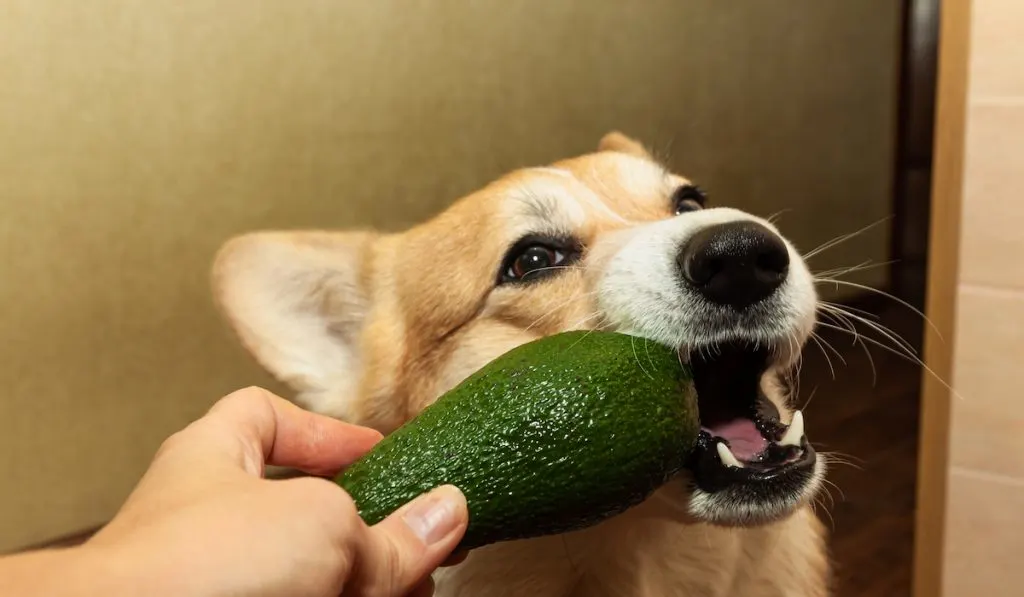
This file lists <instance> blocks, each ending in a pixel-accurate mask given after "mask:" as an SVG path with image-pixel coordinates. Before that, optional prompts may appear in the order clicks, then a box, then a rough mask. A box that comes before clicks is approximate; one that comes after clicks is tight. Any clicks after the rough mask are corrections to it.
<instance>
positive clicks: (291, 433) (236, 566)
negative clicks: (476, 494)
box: [83, 388, 468, 597]
mask: <svg viewBox="0 0 1024 597" xmlns="http://www.w3.org/2000/svg"><path fill="white" fill-rule="evenodd" d="M380 439H381V436H380V434H379V433H377V432H376V431H373V430H369V429H366V428H362V427H357V426H353V425H348V424H345V423H342V422H340V421H337V420H334V419H330V418H327V417H321V416H317V415H314V414H311V413H309V412H307V411H304V410H302V409H300V408H299V407H297V406H295V405H293V404H291V403H289V402H287V401H285V400H283V399H282V398H279V397H277V396H274V395H272V394H271V393H269V392H267V391H265V390H261V389H258V388H250V389H245V390H241V391H239V392H236V393H234V394H231V395H229V396H227V397H226V398H224V399H222V400H221V401H220V402H218V403H217V404H216V405H215V406H214V407H213V408H212V409H211V410H210V412H209V413H208V414H207V415H206V416H204V417H203V418H201V419H199V420H198V421H196V422H194V423H193V424H192V425H190V426H188V427H187V428H185V429H184V430H182V431H180V432H178V433H176V434H175V435H173V436H172V437H170V438H169V439H168V440H167V441H166V442H165V443H164V444H163V445H162V446H161V448H160V450H159V451H158V453H157V455H156V457H155V458H154V460H153V463H152V465H151V467H150V469H149V470H148V471H147V473H146V474H145V476H144V477H143V478H142V480H141V481H140V483H139V484H138V486H137V487H136V489H135V491H134V492H133V493H132V495H131V496H130V497H129V499H128V501H127V502H126V503H125V504H124V506H123V507H122V509H121V511H120V512H119V513H118V514H117V516H116V517H115V518H114V520H113V521H112V522H111V523H110V524H109V525H108V526H107V527H105V528H104V529H103V530H102V531H101V532H99V533H98V534H97V535H96V536H95V537H94V538H93V539H92V540H91V541H90V542H89V543H87V544H86V546H85V547H84V548H83V549H85V550H89V553H90V554H91V555H92V560H91V561H92V566H93V567H94V569H95V567H99V568H101V569H102V570H103V571H105V573H106V576H108V577H110V578H113V579H116V583H117V584H116V590H114V591H113V592H111V593H109V594H124V595H129V594H140V595H141V594H146V595H155V596H161V595H169V596H170V595H174V596H175V597H207V596H210V597H213V596H219V595H231V596H243V595H244V596H253V597H256V596H259V597H276V596H285V595H287V596H288V597H300V596H308V597H323V596H331V597H335V596H337V595H344V596H348V595H359V596H381V597H385V596H387V597H390V596H401V595H417V596H418V595H431V594H432V593H433V585H432V583H431V581H430V574H431V572H432V571H433V570H434V569H436V568H437V567H438V566H439V565H441V564H442V563H443V562H444V561H445V560H446V558H448V557H449V555H450V553H451V550H452V549H454V547H455V546H456V545H457V544H458V542H459V540H460V539H461V538H462V535H463V533H464V532H465V529H466V524H467V520H468V512H467V509H466V503H465V498H464V497H463V496H462V493H461V492H459V490H457V489H455V488H453V487H442V488H439V489H436V490H434V491H433V492H430V493H428V494H426V495H425V496H421V497H420V498H417V499H416V500H413V502H411V503H410V504H408V505H406V506H405V507H404V508H402V509H401V510H399V511H398V512H396V513H394V514H393V515H392V516H390V517H389V518H388V519H386V520H384V521H382V522H380V523H379V524H377V525H375V526H373V527H368V526H367V525H366V524H365V523H363V521H362V520H361V519H360V518H359V516H358V514H357V512H356V508H355V505H354V503H353V501H352V499H351V498H350V497H349V496H348V494H347V493H345V492H344V490H342V489H341V488H340V487H338V486H337V485H336V484H334V483H333V482H331V481H329V480H325V479H319V478H315V477H303V478H296V479H288V480H278V481H272V480H266V479H263V478H262V476H263V471H264V466H265V464H274V465H279V466H287V467H294V468H297V469H300V470H303V471H305V472H308V473H311V474H320V475H333V474H335V473H336V472H337V471H338V470H340V469H342V468H344V467H345V466H347V465H348V464H351V463H352V462H353V461H355V460H356V459H357V458H358V457H359V456H361V455H362V454H364V453H365V452H366V451H368V450H369V449H370V448H371V447H372V446H373V445H374V444H375V443H376V442H377V441H379V440H380ZM97 572H99V571H97ZM112 588H113V587H112Z"/></svg>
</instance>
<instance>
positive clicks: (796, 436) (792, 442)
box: [779, 411, 804, 448]
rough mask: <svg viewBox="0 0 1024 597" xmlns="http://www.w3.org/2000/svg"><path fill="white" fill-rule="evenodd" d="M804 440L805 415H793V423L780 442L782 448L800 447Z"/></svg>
mask: <svg viewBox="0 0 1024 597" xmlns="http://www.w3.org/2000/svg"><path fill="white" fill-rule="evenodd" d="M803 438H804V415H803V413H801V412H800V411H796V412H795V413H793V421H792V422H791V423H790V424H789V429H787V430H786V434H785V435H783V436H782V439H780V440H779V445H780V446H796V447H798V448H799V447H800V441H801V440H802V439H803Z"/></svg>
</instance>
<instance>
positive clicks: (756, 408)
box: [690, 343, 816, 499]
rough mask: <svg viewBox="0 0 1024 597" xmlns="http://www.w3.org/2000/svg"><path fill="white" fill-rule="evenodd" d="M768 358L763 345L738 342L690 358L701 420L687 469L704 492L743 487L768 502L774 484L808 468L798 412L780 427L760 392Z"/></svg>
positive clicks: (809, 452)
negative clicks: (698, 434)
mask: <svg viewBox="0 0 1024 597" xmlns="http://www.w3.org/2000/svg"><path fill="white" fill-rule="evenodd" d="M770 356H771V353H770V350H769V349H767V348H764V347H763V346H762V347H755V346H753V345H747V344H740V343H736V344H727V345H722V346H716V347H714V348H707V349H704V350H700V351H694V352H693V353H692V354H691V355H690V364H691V366H692V367H693V373H694V385H695V386H696V390H697V401H698V407H699V410H700V422H701V432H700V437H699V439H698V442H697V447H696V449H695V450H694V453H693V456H692V459H691V463H690V468H691V470H692V472H693V476H694V483H695V484H696V485H697V487H699V488H700V489H702V490H703V491H705V492H707V493H715V492H719V491H722V490H724V489H730V488H739V487H738V486H745V487H747V488H749V489H751V490H755V491H756V493H758V494H759V495H761V497H762V498H763V499H772V498H773V497H775V493H776V491H774V490H773V487H774V486H775V485H776V484H778V488H777V489H778V491H786V490H787V488H789V487H791V486H792V485H793V484H794V483H801V482H802V481H803V480H805V479H806V478H807V476H808V474H809V473H810V471H811V469H813V467H814V463H815V458H816V456H815V453H814V449H813V448H812V447H811V445H810V444H809V443H808V442H807V438H806V437H805V435H804V423H803V416H802V414H801V413H800V412H799V411H797V412H795V413H794V415H793V418H792V420H791V421H790V424H789V425H785V424H783V423H782V422H781V421H780V420H779V411H778V409H777V408H776V407H775V405H774V404H772V402H771V401H769V400H768V399H767V398H766V397H765V396H764V393H763V392H762V390H761V378H762V376H763V375H764V373H765V371H766V370H767V368H768V364H769V359H770Z"/></svg>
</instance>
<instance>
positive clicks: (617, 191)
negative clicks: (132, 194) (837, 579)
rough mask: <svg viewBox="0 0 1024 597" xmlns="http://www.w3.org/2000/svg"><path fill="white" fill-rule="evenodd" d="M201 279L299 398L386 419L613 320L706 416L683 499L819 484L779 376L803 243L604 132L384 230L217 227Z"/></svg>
mask: <svg viewBox="0 0 1024 597" xmlns="http://www.w3.org/2000/svg"><path fill="white" fill-rule="evenodd" d="M214 286H215V291H216V295H217V297H218V300H219V301H220V303H221V305H222V308H223V310H224V312H225V313H226V315H227V318H228V320H229V321H230V322H231V324H232V325H233V327H234V329H235V330H236V332H237V333H238V335H239V337H240V338H241V340H242V342H243V343H244V344H245V346H246V347H247V348H248V349H249V350H250V351H251V352H252V353H253V354H254V355H255V357H256V358H257V359H258V360H259V362H260V363H261V364H262V365H263V366H264V367H266V368H267V369H268V370H269V371H270V372H271V373H273V374H274V375H276V376H277V377H278V378H280V379H281V380H282V381H284V382H286V383H288V384H290V385H291V386H292V387H293V388H294V389H295V390H296V392H297V398H296V400H297V402H299V403H300V404H301V405H303V406H305V407H307V408H309V409H311V410H313V411H316V412H320V413H324V414H328V415H331V416H335V417H338V418H341V419H344V420H347V421H350V422H354V423H358V424H362V425H368V426H372V427H376V428H377V429H379V430H381V431H383V432H385V433H386V432H388V431H391V430H393V429H395V428H396V427H398V426H399V425H401V424H402V423H404V422H405V421H407V420H408V419H409V418H411V417H413V416H414V415H416V413H418V412H419V411H420V410H421V409H423V408H424V407H425V406H427V405H428V404H430V403H431V402H432V401H433V400H435V399H436V398H437V397H438V396H440V395H441V394H443V393H444V392H445V391H447V390H448V389H450V388H452V387H453V386H455V385H457V384H458V383H459V382H460V381H461V380H463V379H464V378H465V377H467V376H468V375H470V374H471V373H472V372H474V371H476V370H477V369H479V368H480V367H482V366H483V365H484V364H486V363H487V362H488V361H490V360H492V359H494V358H496V357H498V356H499V355H501V354H502V353H504V352H506V351H507V350H509V349H511V348H513V347H515V346H518V345H520V344H523V343H525V342H527V341H530V340H533V339H536V338H538V337H541V336H544V335H549V334H553V333H557V332H560V331H565V330H570V329H583V328H602V329H613V330H620V331H623V332H627V333H630V334H634V335H636V336H640V337H643V338H646V339H648V340H650V341H656V342H661V343H665V344H668V345H671V346H674V347H678V348H679V350H680V354H681V355H682V356H683V357H684V358H686V359H688V360H689V361H690V363H691V364H692V365H693V368H694V371H695V375H696V387H697V392H698V397H699V399H698V401H699V406H700V416H701V423H702V427H703V429H704V431H703V432H702V434H701V441H700V445H699V448H698V450H697V451H696V454H695V456H694V458H693V461H692V463H691V467H690V468H691V471H690V474H688V475H684V477H685V478H684V479H682V481H683V482H682V483H679V484H678V487H679V488H682V489H685V491H680V492H678V494H679V497H680V499H682V500H684V501H683V503H685V504H686V505H687V508H688V511H689V513H690V514H691V515H692V516H693V517H695V518H697V519H700V520H705V521H711V522H717V523H723V524H756V523H760V522H765V521H770V520H775V519H777V518H779V517H781V516H785V515H786V514H788V513H790V512H792V511H793V510H794V509H795V508H796V507H798V506H799V505H800V504H802V503H804V502H805V501H806V500H807V499H808V498H809V497H810V496H811V495H813V493H814V492H815V491H816V490H817V488H818V485H819V483H820V479H821V476H822V470H823V466H822V464H821V463H820V461H819V460H818V459H817V458H816V457H815V453H814V450H813V449H812V448H811V447H810V445H809V444H808V443H807V441H806V439H805V438H804V435H803V419H802V417H801V416H800V415H799V413H795V414H794V413H793V411H792V410H791V409H790V408H788V406H787V399H786V398H787V397H786V394H785V390H784V387H785V384H784V383H783V378H784V376H785V375H786V374H787V373H788V372H789V371H790V369H792V368H793V366H794V365H795V363H796V362H797V360H798V358H799V354H800V350H801V348H802V347H803V345H804V343H805V341H806V340H807V338H808V337H809V334H810V333H811V330H812V327H813V325H814V322H815V308H816V303H817V297H816V294H815V291H814V286H813V281H812V277H811V275H810V273H809V272H808V270H807V267H806V266H805V264H804V262H803V260H802V259H801V257H800V255H799V254H798V253H797V252H796V251H795V250H794V248H793V247H792V246H791V245H790V244H789V243H788V242H787V241H786V240H785V239H784V238H783V237H782V236H781V235H780V234H779V232H778V231H777V230H776V229H775V227H774V226H773V225H772V224H770V223H769V222H767V221H765V220H763V219H761V218H758V217H755V216H752V215H749V214H747V213H744V212H742V211H738V210H734V209H728V208H724V207H718V208H711V207H709V206H708V205H706V199H705V196H704V193H703V192H702V191H701V190H700V189H699V188H698V187H696V186H695V185H694V184H693V183H691V182H690V181H688V180H686V179H685V178H682V177H680V176H677V175H674V174H672V173H670V172H668V171H666V169H665V168H663V167H662V166H661V165H659V164H658V163H657V162H656V161H655V160H653V159H652V158H651V156H650V155H649V154H648V153H647V152H646V151H645V150H644V148H643V147H642V146H641V145H640V144H638V143H637V142H635V141H633V140H631V139H629V138H627V137H625V136H623V135H621V134H618V133H612V134H610V135H608V136H606V137H605V138H604V139H602V141H601V143H600V146H599V149H598V151H597V152H595V153H592V154H588V155H584V156H582V157H577V158H574V159H569V160H566V161H563V162H559V163H556V164H554V165H552V166H551V167H545V168H531V169H524V170H520V171H517V172H514V173H512V174H510V175H508V176H506V177H503V178H501V179H500V180H498V181H496V182H494V183H492V184H490V185H488V186H487V187H485V188H484V189H482V190H480V191H478V192H476V193H474V194H472V195H469V196H468V197H465V198H463V199H462V200H460V201H458V202H457V203H455V204H454V205H452V206H451V207H450V208H448V209H447V210H446V211H444V212H443V213H441V214H440V215H438V216H437V217H435V218H433V219H432V220H430V221H428V222H426V223H424V224H422V225H420V226H417V227H415V228H412V229H410V230H408V231H405V232H402V233H398V234H378V233H374V232H320V231H308V232H262V233H254V234H249V235H244V236H241V237H238V238H235V239H233V240H231V241H230V242H229V243H228V244H227V245H226V246H225V247H224V248H223V249H222V250H221V252H220V254H219V255H218V257H217V260H216V264H215V267H214ZM638 366H639V364H638Z"/></svg>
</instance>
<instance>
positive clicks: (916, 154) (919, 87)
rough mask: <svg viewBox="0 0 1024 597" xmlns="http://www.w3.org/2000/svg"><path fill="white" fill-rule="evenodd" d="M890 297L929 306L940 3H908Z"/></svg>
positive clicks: (930, 0) (902, 53) (925, 0)
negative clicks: (928, 268)
mask: <svg viewBox="0 0 1024 597" xmlns="http://www.w3.org/2000/svg"><path fill="white" fill-rule="evenodd" d="M902 5H903V15H902V20H903V23H902V35H901V46H902V47H901V50H900V53H899V56H900V57H899V60H900V65H899V85H898V100H897V101H898V108H897V115H898V116H897V126H896V148H895V149H896V164H895V170H894V176H893V190H892V199H893V226H892V240H891V246H890V254H891V257H890V259H891V260H892V261H893V263H892V265H891V267H890V271H889V274H890V275H889V284H890V288H889V291H890V292H892V293H893V294H895V295H896V296H898V297H899V298H901V299H903V300H906V301H908V302H910V303H911V304H913V305H914V306H915V307H917V308H919V309H921V308H923V307H924V302H925V286H926V281H925V272H926V271H927V263H928V239H929V222H930V219H931V180H932V166H933V159H932V154H933V144H934V128H935V126H934V120H935V90H936V77H937V69H938V37H939V8H940V0H902Z"/></svg>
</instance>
